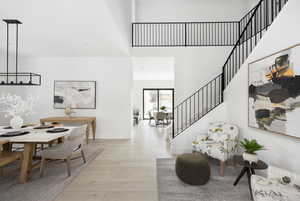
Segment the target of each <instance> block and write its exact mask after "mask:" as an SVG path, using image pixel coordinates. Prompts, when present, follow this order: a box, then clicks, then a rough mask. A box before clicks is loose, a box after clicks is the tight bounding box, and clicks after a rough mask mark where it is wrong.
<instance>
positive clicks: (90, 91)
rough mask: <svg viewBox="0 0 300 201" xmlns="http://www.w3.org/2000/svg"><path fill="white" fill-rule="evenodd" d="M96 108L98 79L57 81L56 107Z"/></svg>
mask: <svg viewBox="0 0 300 201" xmlns="http://www.w3.org/2000/svg"><path fill="white" fill-rule="evenodd" d="M67 106H68V107H71V108H73V109H96V81H55V82H54V108H55V109H64V108H66V107H67Z"/></svg>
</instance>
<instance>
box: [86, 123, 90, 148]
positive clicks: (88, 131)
mask: <svg viewBox="0 0 300 201" xmlns="http://www.w3.org/2000/svg"><path fill="white" fill-rule="evenodd" d="M90 128H91V122H89V123H88V124H87V127H86V143H87V144H88V143H89V137H90V130H91V129H90Z"/></svg>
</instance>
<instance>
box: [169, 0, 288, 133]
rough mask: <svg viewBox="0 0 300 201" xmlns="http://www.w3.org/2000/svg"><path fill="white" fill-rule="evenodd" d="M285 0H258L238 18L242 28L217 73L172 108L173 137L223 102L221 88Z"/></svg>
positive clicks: (270, 22)
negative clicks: (246, 12) (220, 71)
mask: <svg viewBox="0 0 300 201" xmlns="http://www.w3.org/2000/svg"><path fill="white" fill-rule="evenodd" d="M287 1H288V0H261V1H260V2H259V3H258V4H257V5H256V6H255V7H254V8H253V9H252V10H251V11H250V12H249V13H248V14H247V15H246V16H245V17H243V18H242V20H241V21H239V27H242V30H241V32H240V34H239V37H238V39H237V41H236V43H235V45H234V47H233V49H232V51H231V52H230V54H229V56H228V58H227V60H226V62H225V64H224V65H223V70H222V73H221V74H220V75H218V76H217V77H215V78H214V79H212V80H211V81H210V82H208V83H207V84H206V85H204V86H203V87H201V88H200V89H198V90H197V91H196V92H195V93H193V94H192V95H191V96H190V97H188V98H187V99H185V100H184V101H182V102H181V103H180V104H178V105H177V106H176V107H175V108H174V119H173V136H172V137H173V139H174V138H175V137H176V136H178V135H180V134H181V133H182V132H183V131H185V130H186V129H188V128H189V127H191V126H192V125H193V124H194V123H195V122H197V121H199V120H200V119H201V118H203V117H204V116H205V115H206V114H208V113H209V112H210V111H212V110H213V109H214V108H216V107H217V106H218V105H220V104H221V103H223V101H224V100H223V91H224V89H225V88H226V86H227V85H228V84H229V83H230V81H231V80H232V79H233V77H234V76H235V74H236V73H237V72H238V70H239V69H240V67H241V66H242V64H243V63H244V62H245V61H246V59H247V58H248V56H249V55H250V53H251V52H252V50H253V48H254V47H255V46H256V44H257V43H258V41H259V40H260V39H261V38H262V36H263V35H264V33H265V32H266V31H267V30H268V27H269V26H270V25H271V24H272V22H273V21H274V19H275V18H276V16H277V15H278V13H279V12H280V11H281V9H282V7H283V6H284V5H285V4H286V3H287Z"/></svg>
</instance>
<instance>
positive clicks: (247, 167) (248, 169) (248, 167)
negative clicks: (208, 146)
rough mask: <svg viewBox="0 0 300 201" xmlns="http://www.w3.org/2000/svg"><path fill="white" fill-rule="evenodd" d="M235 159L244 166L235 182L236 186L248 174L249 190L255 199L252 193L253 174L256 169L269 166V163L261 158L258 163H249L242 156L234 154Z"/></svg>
mask: <svg viewBox="0 0 300 201" xmlns="http://www.w3.org/2000/svg"><path fill="white" fill-rule="evenodd" d="M234 161H236V162H237V163H238V164H239V165H241V166H243V168H242V170H241V173H240V174H239V176H238V177H237V178H236V180H235V182H234V184H233V185H234V186H236V185H237V184H238V183H239V181H240V179H241V178H242V177H243V176H244V175H245V174H247V178H248V185H249V190H250V195H251V199H252V200H253V195H252V188H251V176H252V175H254V174H255V170H264V169H267V168H268V165H267V164H266V163H265V162H263V161H261V160H259V161H258V162H257V163H251V164H250V163H249V162H248V161H244V159H243V157H242V156H240V155H239V156H234Z"/></svg>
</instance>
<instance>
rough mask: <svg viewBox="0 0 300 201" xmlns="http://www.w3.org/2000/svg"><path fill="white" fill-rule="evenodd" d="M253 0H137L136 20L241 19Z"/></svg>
mask: <svg viewBox="0 0 300 201" xmlns="http://www.w3.org/2000/svg"><path fill="white" fill-rule="evenodd" d="M248 1H253V0H226V1H224V0H188V1H187V0H151V1H149V0H136V21H137V22H145V21H226V20H228V21H232V20H240V18H241V17H242V15H244V14H246V13H247V11H248V9H249V8H248Z"/></svg>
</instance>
